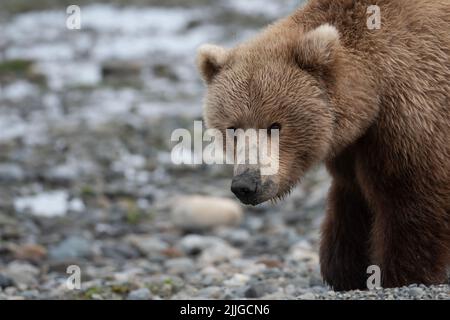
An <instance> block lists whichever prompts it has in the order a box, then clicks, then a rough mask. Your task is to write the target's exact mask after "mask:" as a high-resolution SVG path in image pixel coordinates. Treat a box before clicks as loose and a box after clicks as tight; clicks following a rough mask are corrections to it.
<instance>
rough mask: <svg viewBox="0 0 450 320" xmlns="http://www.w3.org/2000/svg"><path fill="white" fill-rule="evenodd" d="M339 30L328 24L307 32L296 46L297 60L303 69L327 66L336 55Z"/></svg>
mask: <svg viewBox="0 0 450 320" xmlns="http://www.w3.org/2000/svg"><path fill="white" fill-rule="evenodd" d="M339 43H340V42H339V32H338V30H337V29H336V28H335V27H334V26H331V25H329V24H323V25H321V26H320V27H318V28H316V29H314V30H311V31H309V32H307V33H306V34H305V35H304V36H303V38H302V39H301V42H300V45H299V47H298V48H297V62H298V64H299V65H300V66H301V67H302V68H305V69H312V70H316V69H323V68H327V67H329V66H330V65H331V64H332V63H333V62H334V61H335V59H336V57H337V48H338V47H339V45H340V44H339Z"/></svg>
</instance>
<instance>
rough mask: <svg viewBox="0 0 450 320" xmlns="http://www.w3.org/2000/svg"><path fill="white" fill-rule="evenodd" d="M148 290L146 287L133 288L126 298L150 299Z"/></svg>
mask: <svg viewBox="0 0 450 320" xmlns="http://www.w3.org/2000/svg"><path fill="white" fill-rule="evenodd" d="M151 296H152V295H151V293H150V290H149V289H147V288H141V289H137V290H133V291H131V292H130V293H129V294H128V297H127V300H150V298H151Z"/></svg>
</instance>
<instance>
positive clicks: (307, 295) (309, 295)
mask: <svg viewBox="0 0 450 320" xmlns="http://www.w3.org/2000/svg"><path fill="white" fill-rule="evenodd" d="M298 299H299V300H315V299H316V295H315V294H314V293H312V292H307V293H304V294H302V295H301V296H299V297H298Z"/></svg>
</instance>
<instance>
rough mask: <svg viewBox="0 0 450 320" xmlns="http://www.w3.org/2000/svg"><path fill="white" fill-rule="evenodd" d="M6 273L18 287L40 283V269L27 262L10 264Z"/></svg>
mask: <svg viewBox="0 0 450 320" xmlns="http://www.w3.org/2000/svg"><path fill="white" fill-rule="evenodd" d="M4 273H5V275H6V277H8V278H10V279H12V281H14V283H15V284H16V285H17V286H20V285H25V286H33V285H36V284H37V283H38V276H39V269H37V268H36V267H34V266H32V265H31V264H28V263H25V262H19V261H13V262H11V263H10V264H8V266H7V268H6V270H5V271H4Z"/></svg>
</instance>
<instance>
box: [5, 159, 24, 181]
mask: <svg viewBox="0 0 450 320" xmlns="http://www.w3.org/2000/svg"><path fill="white" fill-rule="evenodd" d="M24 179H25V172H24V171H23V169H22V168H21V167H20V166H18V165H17V164H14V163H2V164H0V182H7V183H11V182H21V181H23V180H24Z"/></svg>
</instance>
